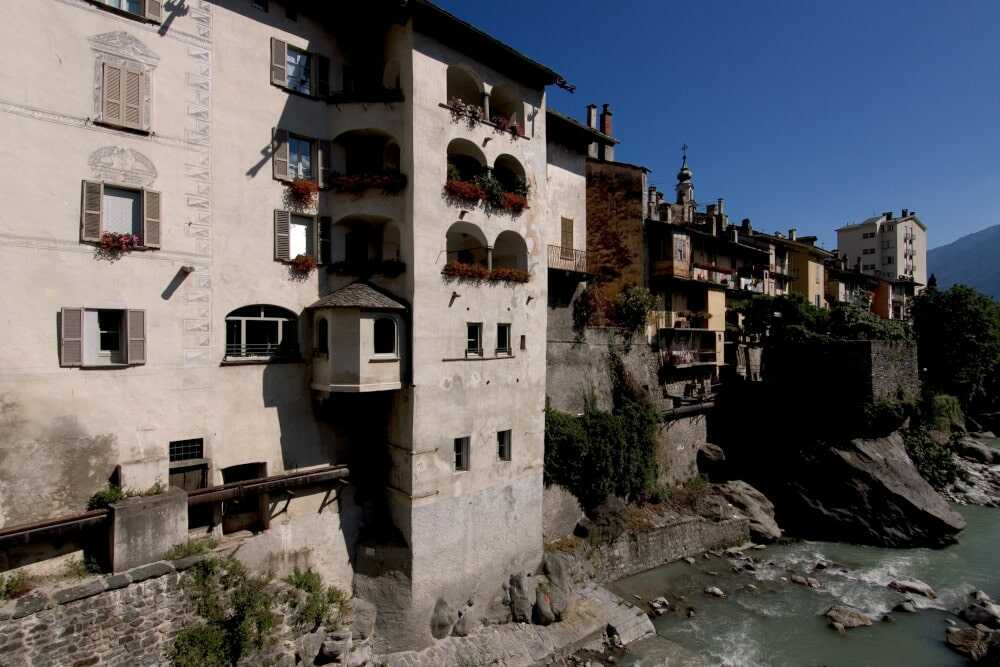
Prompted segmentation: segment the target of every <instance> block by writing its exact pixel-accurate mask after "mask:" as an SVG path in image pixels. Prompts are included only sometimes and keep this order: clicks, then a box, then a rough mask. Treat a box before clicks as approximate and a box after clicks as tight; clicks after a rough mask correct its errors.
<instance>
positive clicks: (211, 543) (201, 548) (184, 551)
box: [163, 537, 215, 560]
mask: <svg viewBox="0 0 1000 667" xmlns="http://www.w3.org/2000/svg"><path fill="white" fill-rule="evenodd" d="M214 548H215V539H214V538H211V537H206V538H204V539H200V540H188V541H187V542H185V543H183V544H175V545H174V546H172V547H170V549H169V550H168V551H167V553H166V554H164V555H163V557H164V558H165V559H166V560H180V559H181V558H189V557H190V556H200V555H202V554H206V553H208V552H209V551H211V550H212V549H214Z"/></svg>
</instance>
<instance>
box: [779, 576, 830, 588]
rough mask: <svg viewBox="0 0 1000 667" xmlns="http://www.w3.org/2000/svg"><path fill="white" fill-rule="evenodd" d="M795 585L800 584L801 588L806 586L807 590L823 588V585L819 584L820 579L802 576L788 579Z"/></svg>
mask: <svg viewBox="0 0 1000 667" xmlns="http://www.w3.org/2000/svg"><path fill="white" fill-rule="evenodd" d="M788 579H789V580H790V581H791V582H792V583H793V584H798V585H799V586H805V587H806V588H816V589H819V588H822V587H823V584H821V583H819V579H816V578H814V577H803V576H802V575H801V574H793V575H792V576H790V577H789V578H788Z"/></svg>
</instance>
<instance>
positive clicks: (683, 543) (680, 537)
mask: <svg viewBox="0 0 1000 667" xmlns="http://www.w3.org/2000/svg"><path fill="white" fill-rule="evenodd" d="M749 541H750V522H749V520H747V519H727V520H725V521H720V522H717V523H716V522H712V521H706V520H704V519H700V518H696V517H686V518H684V519H683V520H681V521H678V522H677V523H673V524H671V525H669V526H664V527H662V528H657V529H655V530H651V531H641V532H631V531H630V532H626V533H625V534H623V535H621V536H620V537H619V538H618V539H616V540H614V541H613V542H611V543H610V544H600V545H595V546H591V547H590V548H589V549H590V550H589V553H588V555H587V560H586V565H585V568H586V570H585V571H587V572H588V574H589V575H590V576H591V578H593V579H595V580H597V581H601V582H606V581H614V580H615V579H621V578H622V577H627V576H630V575H633V574H636V573H638V572H643V571H645V570H649V569H652V568H654V567H659V566H660V565H663V564H665V563H670V562H673V561H675V560H678V559H681V558H684V557H685V556H694V555H697V554H699V553H702V552H704V551H708V550H710V549H724V548H727V547H731V546H736V545H738V544H744V543H746V542H749Z"/></svg>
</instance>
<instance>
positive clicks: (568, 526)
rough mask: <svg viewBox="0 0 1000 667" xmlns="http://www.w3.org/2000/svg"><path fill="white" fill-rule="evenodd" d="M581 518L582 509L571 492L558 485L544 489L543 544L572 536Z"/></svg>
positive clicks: (582, 515)
mask: <svg viewBox="0 0 1000 667" xmlns="http://www.w3.org/2000/svg"><path fill="white" fill-rule="evenodd" d="M583 518H584V513H583V508H582V507H581V506H580V501H579V500H577V498H576V496H574V495H573V493H572V492H570V491H569V490H568V489H566V488H564V487H562V486H559V485H558V484H550V485H549V486H546V487H545V489H544V491H543V492H542V539H543V540H544V541H545V543H549V542H554V541H555V540H560V539H562V538H564V537H567V536H569V535H572V534H573V531H574V530H576V525H577V524H578V523H580V521H581V520H582V519H583Z"/></svg>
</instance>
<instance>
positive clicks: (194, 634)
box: [167, 623, 232, 667]
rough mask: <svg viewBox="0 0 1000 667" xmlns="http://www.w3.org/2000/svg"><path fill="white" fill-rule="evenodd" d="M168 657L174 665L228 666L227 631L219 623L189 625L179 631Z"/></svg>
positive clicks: (183, 666) (194, 666) (197, 666)
mask: <svg viewBox="0 0 1000 667" xmlns="http://www.w3.org/2000/svg"><path fill="white" fill-rule="evenodd" d="M167 659H168V660H169V661H170V664H171V665H174V667H228V666H229V665H230V664H232V663H231V661H230V657H229V646H228V644H227V637H226V631H225V629H224V628H223V627H222V626H221V625H219V624H218V623H201V624H198V625H192V626H188V627H186V628H184V629H183V630H181V631H180V632H179V633H177V637H175V638H174V643H173V644H172V645H171V646H170V649H169V651H168V652H167Z"/></svg>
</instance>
